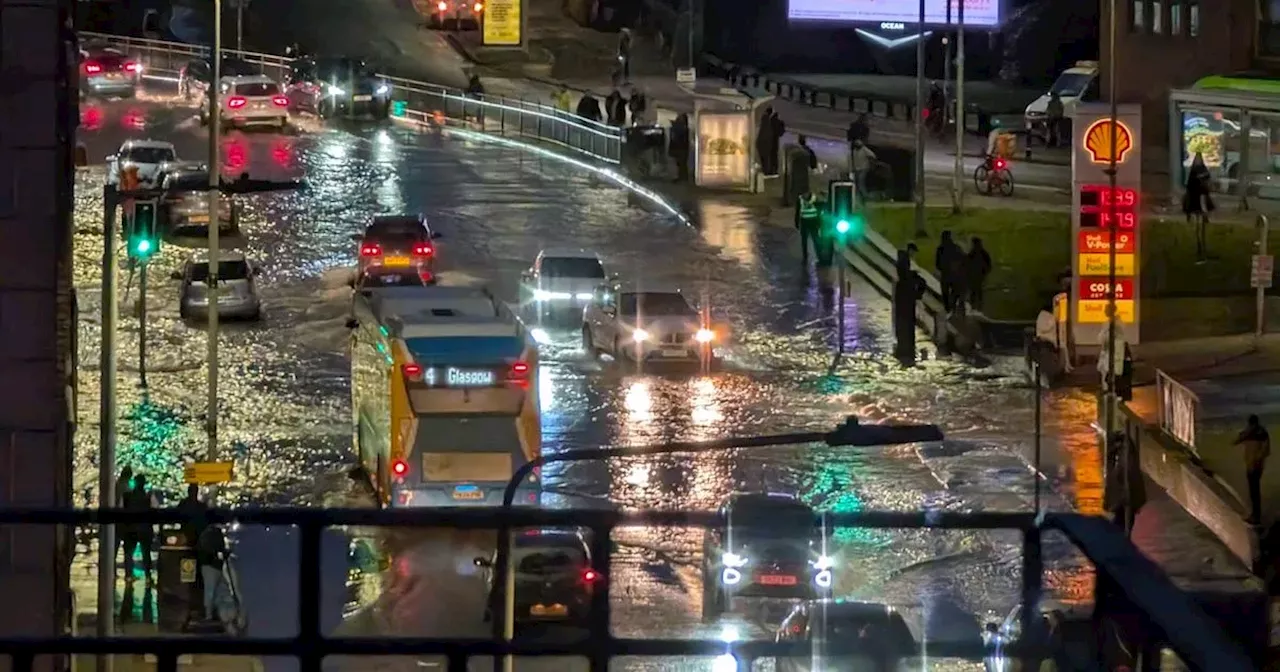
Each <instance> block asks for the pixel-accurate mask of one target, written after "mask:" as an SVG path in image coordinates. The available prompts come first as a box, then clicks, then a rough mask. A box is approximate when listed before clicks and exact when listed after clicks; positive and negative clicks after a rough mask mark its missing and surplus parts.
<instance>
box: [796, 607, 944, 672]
mask: <svg viewBox="0 0 1280 672" xmlns="http://www.w3.org/2000/svg"><path fill="white" fill-rule="evenodd" d="M775 638H776V640H777V641H779V642H809V644H810V646H811V647H812V651H813V653H812V655H810V656H781V657H779V658H778V659H777V662H776V665H775V668H776V669H777V670H778V672H811V671H812V670H841V671H842V672H881V671H882V670H899V669H920V666H919V665H912V666H910V667H909V668H907V667H903V662H904V659H906V658H909V657H911V656H912V654H913V653H915V650H916V640H915V637H914V636H913V635H912V634H911V630H910V628H908V627H907V623H906V621H904V620H903V619H902V614H900V613H898V612H897V611H896V610H894V608H893V607H890V606H887V605H884V604H878V603H875V602H856V601H852V600H811V601H808V602H804V603H801V604H799V605H797V606H796V607H795V608H794V609H792V611H791V613H790V614H788V615H787V617H786V618H785V619H783V621H782V624H781V625H779V626H778V631H777V633H776V635H775ZM833 646H839V647H841V648H842V650H839V651H835V652H834V653H833V652H832V651H831V649H832V647H833Z"/></svg>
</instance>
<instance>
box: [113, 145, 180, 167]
mask: <svg viewBox="0 0 1280 672" xmlns="http://www.w3.org/2000/svg"><path fill="white" fill-rule="evenodd" d="M124 158H125V160H126V161H132V162H134V163H164V162H165V161H172V160H173V158H174V157H173V150H172V149H170V148H169V147H130V148H129V149H128V150H127V151H126V152H125V153H124Z"/></svg>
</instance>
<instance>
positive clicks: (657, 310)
mask: <svg viewBox="0 0 1280 672" xmlns="http://www.w3.org/2000/svg"><path fill="white" fill-rule="evenodd" d="M718 340H720V338H719V337H718V336H717V334H716V331H715V329H714V328H712V326H711V324H710V323H709V322H708V321H707V318H706V316H705V315H703V314H701V313H699V311H698V310H697V309H695V308H694V307H693V306H692V305H690V304H689V302H688V300H686V299H685V297H684V295H683V294H681V293H680V291H679V290H675V289H665V290H662V289H652V288H643V289H642V288H637V287H626V286H622V287H616V286H615V287H609V286H601V287H599V288H597V289H596V292H595V294H594V296H593V298H592V300H591V302H590V303H588V304H587V307H586V309H585V310H584V311H583V314H582V347H583V349H584V350H586V352H587V354H588V355H594V354H596V353H599V352H607V353H609V354H610V355H611V356H613V358H614V359H615V360H621V359H626V360H630V361H633V362H644V361H675V362H682V361H683V362H690V361H693V362H697V361H702V362H707V363H711V362H713V361H714V360H715V350H714V348H715V346H716V345H717V341H718Z"/></svg>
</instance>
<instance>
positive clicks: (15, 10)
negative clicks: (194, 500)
mask: <svg viewBox="0 0 1280 672" xmlns="http://www.w3.org/2000/svg"><path fill="white" fill-rule="evenodd" d="M71 4H72V3H71V1H70V0H0V119H3V120H4V122H3V132H0V507H6V508H29V507H47V508H55V507H58V508H61V507H69V506H70V504H71V501H70V487H69V483H70V476H71V474H70V470H71V450H70V445H71V432H72V423H73V422H74V419H75V414H74V409H73V405H74V392H73V387H72V386H73V382H72V381H73V380H74V367H75V360H74V356H75V355H74V352H73V349H72V348H73V345H74V331H75V326H76V325H75V321H74V303H73V301H72V292H71V267H70V264H71V201H72V189H73V180H74V175H75V170H74V167H73V158H72V151H73V150H72V147H73V145H74V137H73V133H74V130H75V124H76V120H78V118H79V112H78V110H77V108H76V103H75V97H74V89H73V88H72V86H73V81H69V80H70V77H72V76H74V75H75V65H74V60H69V59H71V58H72V54H73V52H72V49H73V48H74V42H73V41H74V39H75V36H74V34H73V33H72V32H71V9H72V8H71ZM73 548H74V547H73V546H71V544H70V530H57V529H55V528H52V527H10V528H0V595H2V596H4V600H3V604H4V605H5V608H3V609H0V636H15V635H24V636H45V637H50V636H55V635H61V634H64V633H66V632H67V631H68V628H69V626H70V592H69V588H68V585H67V584H68V580H69V561H70V554H71V552H72V550H73ZM57 662H58V661H55V660H54V659H52V658H47V657H44V658H38V659H37V669H42V670H47V669H52V668H53V666H54V665H56V664H57ZM8 665H9V661H8V660H7V659H6V658H0V669H5V668H6V667H7V666H8Z"/></svg>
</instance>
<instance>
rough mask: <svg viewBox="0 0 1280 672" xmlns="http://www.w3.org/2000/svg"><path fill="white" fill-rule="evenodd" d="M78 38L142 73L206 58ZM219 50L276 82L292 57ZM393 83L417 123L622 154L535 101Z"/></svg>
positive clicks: (139, 42) (614, 139) (614, 134)
mask: <svg viewBox="0 0 1280 672" xmlns="http://www.w3.org/2000/svg"><path fill="white" fill-rule="evenodd" d="M80 37H81V39H92V40H96V41H102V42H106V43H109V44H111V45H113V46H116V47H118V48H120V49H123V50H125V51H126V52H128V53H130V54H133V55H135V56H137V58H138V59H139V62H140V63H141V64H142V66H143V72H144V73H148V74H152V75H169V76H175V77H176V76H177V75H178V73H179V72H181V71H182V68H183V67H184V66H186V65H187V63H189V62H190V61H192V60H194V59H204V58H208V57H209V54H210V51H211V50H210V49H209V48H208V47H204V46H200V45H192V44H185V43H182V42H167V41H164V40H149V39H143V38H137V37H127V36H123V35H109V34H105V33H90V32H82V33H80ZM223 54H224V55H225V56H229V57H235V58H240V59H243V60H244V61H246V62H248V63H251V64H253V65H256V66H258V67H260V68H262V74H264V75H267V76H268V77H271V78H273V79H276V80H278V81H285V79H286V78H287V77H288V75H289V68H290V64H291V63H292V59H290V58H287V57H285V56H277V55H275V54H264V53H259V52H254V51H239V50H235V49H224V50H223ZM378 76H379V77H382V78H383V79H385V80H387V82H388V83H390V84H391V87H392V92H391V95H392V99H393V100H402V101H404V102H405V110H404V118H406V119H409V120H411V121H414V122H418V123H421V124H432V123H447V122H453V123H462V124H466V125H468V126H470V127H472V128H475V129H477V130H482V131H484V132H487V133H497V134H501V135H518V136H522V137H526V138H532V139H536V140H539V141H542V142H547V143H552V144H555V145H558V146H562V147H566V148H569V149H572V150H574V151H577V152H579V153H581V154H583V155H586V156H587V157H589V158H591V159H595V160H597V161H602V162H605V163H609V164H617V163H619V162H620V161H621V159H622V143H623V133H622V130H621V129H619V128H617V127H615V126H610V125H608V124H603V123H600V122H597V121H592V120H590V119H586V118H584V117H580V116H578V115H576V114H573V113H571V112H566V111H564V110H560V109H557V108H555V107H552V106H550V105H543V104H541V103H539V102H536V101H529V100H522V99H515V98H506V97H503V96H493V95H488V94H479V95H470V94H467V93H465V92H463V91H460V90H457V89H452V88H449V87H446V86H439V85H437V84H431V83H428V82H420V81H416V80H412V79H405V78H403V77H397V76H395V75H392V74H384V73H378Z"/></svg>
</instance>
